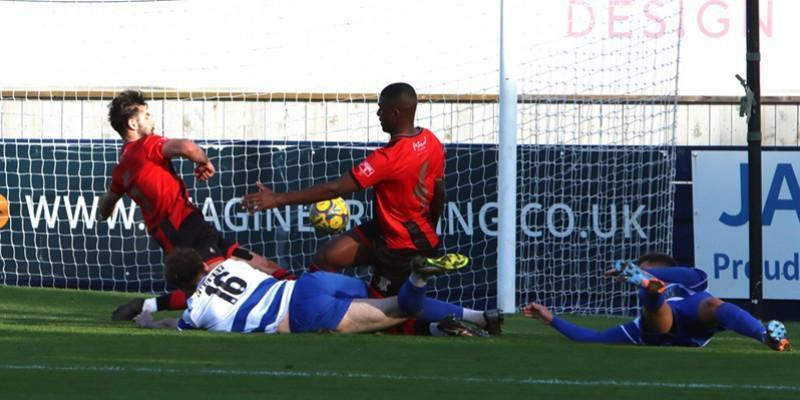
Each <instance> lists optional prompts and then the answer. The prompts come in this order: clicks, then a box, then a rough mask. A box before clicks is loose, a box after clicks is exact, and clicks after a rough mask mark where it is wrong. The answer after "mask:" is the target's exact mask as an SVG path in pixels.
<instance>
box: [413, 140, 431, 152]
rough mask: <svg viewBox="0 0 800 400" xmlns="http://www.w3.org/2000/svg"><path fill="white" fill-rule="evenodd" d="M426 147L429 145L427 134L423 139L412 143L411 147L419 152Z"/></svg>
mask: <svg viewBox="0 0 800 400" xmlns="http://www.w3.org/2000/svg"><path fill="white" fill-rule="evenodd" d="M426 147H428V137H427V136H426V137H425V138H424V139H422V140H418V141H416V142H414V143H411V148H412V149H414V151H417V152H419V151H424V150H425V148H426Z"/></svg>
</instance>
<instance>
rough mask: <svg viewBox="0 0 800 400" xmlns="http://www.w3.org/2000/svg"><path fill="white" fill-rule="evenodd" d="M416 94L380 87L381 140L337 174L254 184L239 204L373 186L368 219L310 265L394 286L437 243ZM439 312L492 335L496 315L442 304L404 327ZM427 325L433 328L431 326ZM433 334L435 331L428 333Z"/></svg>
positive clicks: (432, 148)
mask: <svg viewBox="0 0 800 400" xmlns="http://www.w3.org/2000/svg"><path fill="white" fill-rule="evenodd" d="M416 109H417V93H416V92H415V91H414V88H413V87H411V85H409V84H407V83H393V84H391V85H389V86H386V87H385V88H384V89H383V90H382V91H381V93H380V96H379V99H378V113H377V115H378V118H379V119H380V123H381V128H382V129H383V131H384V132H386V133H388V134H389V135H390V139H389V143H387V144H386V145H385V146H383V147H381V148H379V149H377V150H375V151H373V152H372V153H371V154H369V155H368V156H367V158H366V159H365V160H364V161H362V162H361V163H359V164H358V165H356V166H355V167H354V168H353V169H352V170H350V171H349V172H348V173H346V174H344V175H343V176H341V177H340V178H339V179H336V180H333V181H330V182H326V183H322V184H319V185H316V186H312V187H310V188H307V189H303V190H298V191H293V192H288V193H275V192H273V191H272V190H270V189H269V188H267V187H266V186H264V185H262V184H261V183H257V185H258V187H259V192H257V193H251V194H248V195H246V196H244V198H243V199H242V208H243V209H246V210H247V211H249V212H251V213H252V212H256V211H260V210H266V209H270V208H275V207H281V206H284V205H293V204H311V203H316V202H319V201H322V200H328V199H333V198H336V197H340V196H346V195H348V194H350V193H354V192H357V191H361V190H364V189H366V188H369V187H373V188H374V192H375V203H374V208H373V209H374V214H375V219H374V220H372V221H369V222H367V223H364V224H361V225H360V226H357V227H355V228H353V229H352V230H351V231H349V232H346V233H344V234H342V235H340V236H338V237H336V238H335V239H333V240H331V241H329V242H327V243H325V245H323V246H322V248H321V249H320V250H319V251H318V252H317V254H316V255H315V257H314V262H313V264H312V265H311V266H310V267H309V269H310V270H311V271H316V270H324V271H339V270H341V269H343V268H349V267H355V266H362V265H372V266H373V267H374V269H373V272H372V279H371V282H370V288H371V290H372V293H373V295H374V296H376V297H378V296H380V297H387V296H393V295H396V294H398V291H399V289H400V287H401V286H402V285H404V284H405V281H406V280H407V279H408V276H409V273H410V267H409V265H410V261H411V260H413V259H414V258H416V257H418V256H423V257H436V255H437V254H438V248H439V246H440V239H439V236H438V235H437V234H436V221H438V220H439V217H440V216H441V214H442V210H443V209H444V200H445V193H444V183H443V178H444V146H443V145H442V143H441V142H440V141H439V139H437V138H436V135H434V134H433V132H431V131H430V130H428V129H425V128H419V127H416V126H415V125H414V122H415V114H416ZM444 310H447V311H449V314H453V315H455V316H456V317H457V319H463V320H466V321H469V322H472V323H475V324H477V325H478V326H481V327H484V328H486V330H487V331H489V333H491V334H497V333H500V327H501V324H502V314H501V313H500V312H499V311H497V310H490V311H487V312H483V311H476V310H471V309H465V308H461V307H457V306H454V305H451V304H447V303H441V304H439V305H438V306H437V305H435V304H432V305H431V306H430V307H426V308H425V310H424V311H423V313H422V314H421V315H420V320H421V321H422V322H421V324H420V325H418V326H416V327H412V326H406V327H404V331H405V332H406V333H413V332H414V331H416V333H425V332H424V330H425V329H427V328H426V324H428V322H426V321H431V320H430V318H429V317H430V316H429V315H427V314H428V312H432V313H434V314H437V315H438V314H441V312H440V311H444ZM434 328H435V326H434ZM431 333H433V334H436V332H431Z"/></svg>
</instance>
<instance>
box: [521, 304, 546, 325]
mask: <svg viewBox="0 0 800 400" xmlns="http://www.w3.org/2000/svg"><path fill="white" fill-rule="evenodd" d="M522 314H523V315H524V316H526V317H528V318H533V319H538V320H539V321H541V322H542V323H543V324H545V325H550V322H552V321H553V313H551V312H550V310H548V309H547V307H545V306H543V305H541V304H536V303H531V304H528V305H527V306H525V307H524V308H523V309H522Z"/></svg>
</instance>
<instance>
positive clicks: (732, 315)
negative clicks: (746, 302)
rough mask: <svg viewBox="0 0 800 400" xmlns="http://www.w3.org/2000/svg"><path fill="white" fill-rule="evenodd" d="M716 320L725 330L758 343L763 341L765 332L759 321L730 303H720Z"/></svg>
mask: <svg viewBox="0 0 800 400" xmlns="http://www.w3.org/2000/svg"><path fill="white" fill-rule="evenodd" d="M717 320H718V321H719V322H720V323H721V324H722V326H724V327H725V329H729V330H732V331H734V332H736V333H738V334H740V335H744V336H749V337H751V338H753V339H755V340H758V341H759V342H761V341H763V340H764V335H765V334H766V332H767V330H766V329H765V328H764V325H762V324H761V321H759V320H757V319H755V317H753V316H752V315H750V313H749V312H747V311H745V310H742V309H741V308H739V307H738V306H736V304H732V303H722V305H721V306H719V307H718V308H717Z"/></svg>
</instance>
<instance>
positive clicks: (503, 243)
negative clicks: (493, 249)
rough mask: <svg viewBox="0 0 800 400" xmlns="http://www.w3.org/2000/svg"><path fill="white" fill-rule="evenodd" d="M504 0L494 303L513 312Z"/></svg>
mask: <svg viewBox="0 0 800 400" xmlns="http://www.w3.org/2000/svg"><path fill="white" fill-rule="evenodd" d="M504 3H505V0H500V140H499V142H500V148H499V153H498V164H499V165H498V182H497V184H498V195H497V202H498V232H497V306H498V308H501V309H503V310H504V311H505V312H508V313H513V312H515V311H516V308H517V307H516V278H517V261H516V258H517V257H516V255H517V83H516V80H515V76H514V74H513V63H512V61H511V60H510V57H509V48H508V47H507V46H506V45H507V40H506V39H507V38H508V33H509V32H510V30H509V19H510V18H509V17H510V15H511V13H510V11H509V10H508V9H507V8H506V7H505V4H504Z"/></svg>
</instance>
